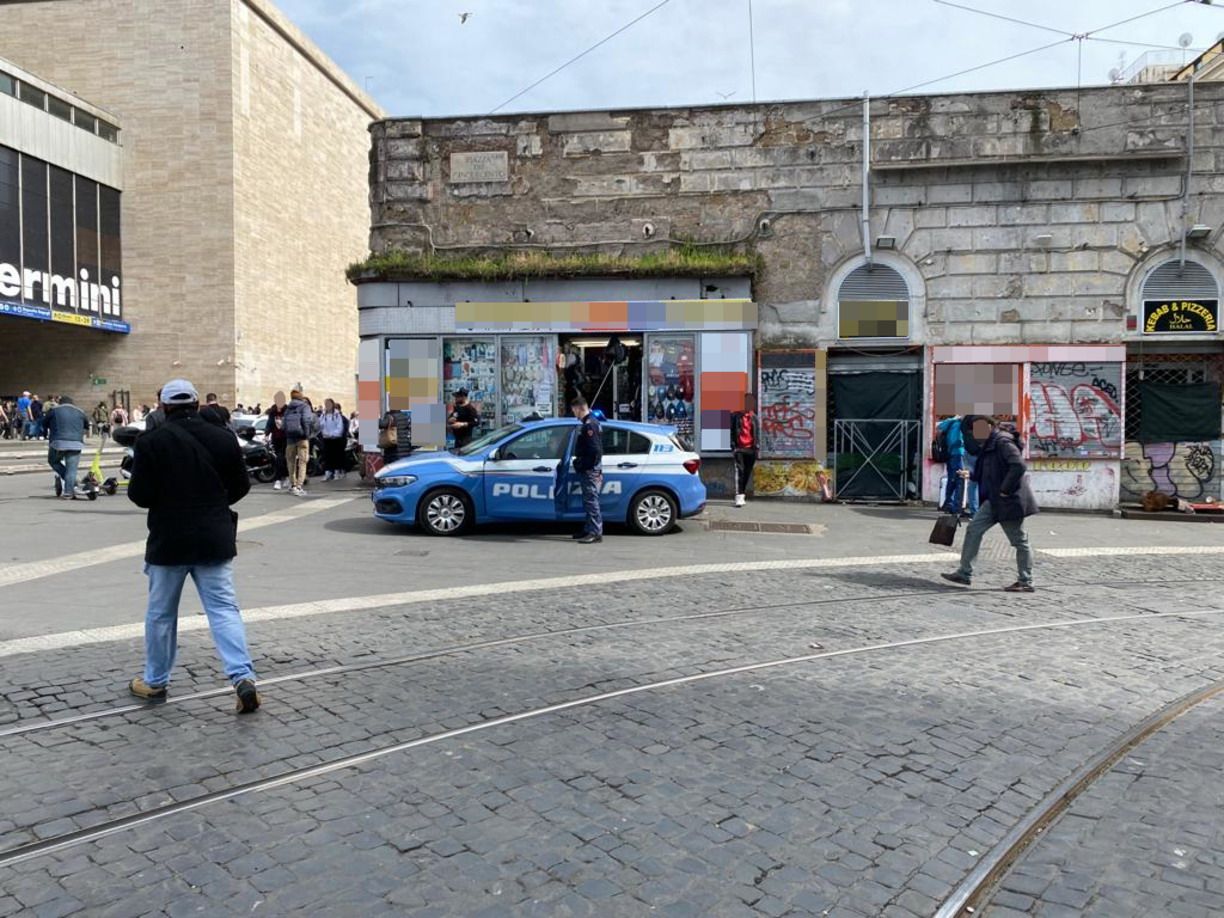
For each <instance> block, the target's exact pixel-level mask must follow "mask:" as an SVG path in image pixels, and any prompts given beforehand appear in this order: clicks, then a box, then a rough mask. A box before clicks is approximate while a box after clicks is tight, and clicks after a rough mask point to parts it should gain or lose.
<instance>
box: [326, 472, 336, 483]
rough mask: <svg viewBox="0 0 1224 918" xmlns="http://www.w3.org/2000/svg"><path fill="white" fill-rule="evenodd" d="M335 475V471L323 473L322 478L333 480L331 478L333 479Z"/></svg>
mask: <svg viewBox="0 0 1224 918" xmlns="http://www.w3.org/2000/svg"><path fill="white" fill-rule="evenodd" d="M335 477H336V473H335V472H328V473H327V474H326V475H324V476H323V480H324V481H333V480H335Z"/></svg>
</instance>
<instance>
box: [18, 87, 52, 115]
mask: <svg viewBox="0 0 1224 918" xmlns="http://www.w3.org/2000/svg"><path fill="white" fill-rule="evenodd" d="M17 97H18V98H19V99H21V101H22V102H29V103H30V104H31V105H33V106H34V107H35V108H41V109H43V110H44V111H46V108H47V94H46V93H45V92H43V91H42V90H41V89H38V88H37V87H35V86H31V85H30V84H29V83H18V84H17Z"/></svg>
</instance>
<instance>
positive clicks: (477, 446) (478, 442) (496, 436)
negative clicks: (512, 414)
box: [452, 424, 524, 456]
mask: <svg viewBox="0 0 1224 918" xmlns="http://www.w3.org/2000/svg"><path fill="white" fill-rule="evenodd" d="M523 429H524V427H523V425H522V424H507V425H506V426H505V427H500V428H498V429H497V430H494V431H492V432H490V433H487V434H485V435H484V436H483V437H477V438H476V439H475V440H473V441H472V442H471V443H469V444H467V445H466V446H460V447H457V448H455V449H454V450H452V452H454V454H455V455H456V456H470V455H472V453H478V452H480V451H481V450H482V449H487V448H488V447H490V446H492V445H493V444H494V443H496V442H497V441H498V440H501V439H504V438H505V437H508V436H510V435H511V434H515V433H518V432H519V431H520V430H523Z"/></svg>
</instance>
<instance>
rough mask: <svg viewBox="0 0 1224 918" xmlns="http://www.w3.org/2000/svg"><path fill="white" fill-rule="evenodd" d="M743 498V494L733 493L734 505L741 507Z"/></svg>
mask: <svg viewBox="0 0 1224 918" xmlns="http://www.w3.org/2000/svg"><path fill="white" fill-rule="evenodd" d="M745 500H746V498H745V497H744V495H743V494H736V495H735V506H737V507H742V506H744V502H745Z"/></svg>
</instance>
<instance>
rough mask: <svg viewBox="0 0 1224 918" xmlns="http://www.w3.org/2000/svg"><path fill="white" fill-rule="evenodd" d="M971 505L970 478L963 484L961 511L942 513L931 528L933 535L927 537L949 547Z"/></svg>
mask: <svg viewBox="0 0 1224 918" xmlns="http://www.w3.org/2000/svg"><path fill="white" fill-rule="evenodd" d="M968 506H969V479H968V478H966V479H965V483H964V484H963V485H962V486H961V505H960V512H959V513H941V514H940V515H939V519H937V520H935V526H934V527H933V528H932V529H931V537H930V538H929V539H927V541H928V542H930V543H931V544H932V545H944V546H947V547H949V548H951V547H952V543H953V542H955V541H956V530H957V527H959V526H960V521H961V517H962V516H963V515H964V513H965V510H966V508H967V507H968Z"/></svg>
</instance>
